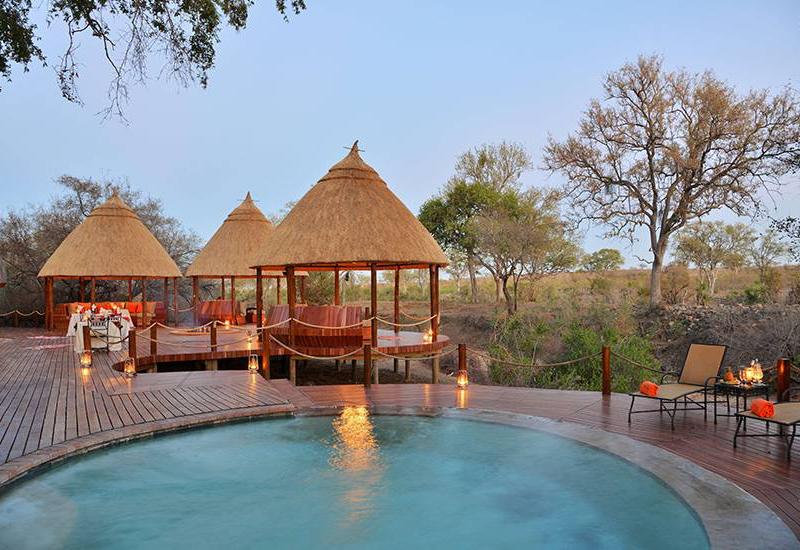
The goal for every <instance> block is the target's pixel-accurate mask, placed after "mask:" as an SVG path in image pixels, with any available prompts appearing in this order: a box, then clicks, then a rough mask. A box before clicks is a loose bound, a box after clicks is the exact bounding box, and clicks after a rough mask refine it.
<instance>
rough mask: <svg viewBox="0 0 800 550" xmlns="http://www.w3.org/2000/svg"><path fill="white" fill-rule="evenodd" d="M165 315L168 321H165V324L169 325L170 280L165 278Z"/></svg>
mask: <svg viewBox="0 0 800 550" xmlns="http://www.w3.org/2000/svg"><path fill="white" fill-rule="evenodd" d="M163 302H164V314H165V315H166V319H164V324H165V325H168V324H169V278H167V277H164V298H163Z"/></svg>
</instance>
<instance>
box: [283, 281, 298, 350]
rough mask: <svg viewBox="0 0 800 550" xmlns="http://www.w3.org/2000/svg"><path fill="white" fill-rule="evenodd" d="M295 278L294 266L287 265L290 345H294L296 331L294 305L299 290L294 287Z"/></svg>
mask: <svg viewBox="0 0 800 550" xmlns="http://www.w3.org/2000/svg"><path fill="white" fill-rule="evenodd" d="M294 284H295V278H294V267H287V268H286V302H287V303H288V304H289V319H291V320H290V321H289V345H290V346H292V347H294V341H295V338H294V333H295V325H296V323H295V322H294V317H295V315H294V313H295V311H294V306H295V300H296V299H297V292H296V289H295V287H294Z"/></svg>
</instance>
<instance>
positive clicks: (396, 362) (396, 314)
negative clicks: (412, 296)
mask: <svg viewBox="0 0 800 550" xmlns="http://www.w3.org/2000/svg"><path fill="white" fill-rule="evenodd" d="M399 323H400V266H395V268H394V333H395V335H397V334H399V333H400V327H399V326H398V324H399ZM393 362H394V372H397V371H398V370H400V360H399V359H394V361H393Z"/></svg>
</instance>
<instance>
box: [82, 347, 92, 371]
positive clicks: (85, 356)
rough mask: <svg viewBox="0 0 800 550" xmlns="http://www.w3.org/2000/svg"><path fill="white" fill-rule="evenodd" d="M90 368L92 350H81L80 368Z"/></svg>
mask: <svg viewBox="0 0 800 550" xmlns="http://www.w3.org/2000/svg"><path fill="white" fill-rule="evenodd" d="M91 366H92V350H90V349H87V350H83V353H81V367H85V368H87V369H88V368H89V367H91Z"/></svg>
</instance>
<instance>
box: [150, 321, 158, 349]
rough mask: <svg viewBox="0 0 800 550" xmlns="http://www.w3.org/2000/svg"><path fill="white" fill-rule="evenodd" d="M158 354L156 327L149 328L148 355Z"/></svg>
mask: <svg viewBox="0 0 800 550" xmlns="http://www.w3.org/2000/svg"><path fill="white" fill-rule="evenodd" d="M157 354H158V325H153V326H152V327H150V355H153V356H155V355H157Z"/></svg>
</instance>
